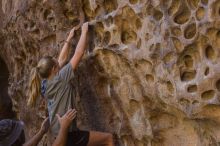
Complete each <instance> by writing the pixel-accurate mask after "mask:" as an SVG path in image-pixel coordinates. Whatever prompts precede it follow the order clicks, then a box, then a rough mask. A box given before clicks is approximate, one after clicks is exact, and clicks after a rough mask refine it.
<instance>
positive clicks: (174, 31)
mask: <svg viewBox="0 0 220 146" xmlns="http://www.w3.org/2000/svg"><path fill="white" fill-rule="evenodd" d="M171 33H172V34H173V35H175V36H180V35H181V34H182V32H181V29H180V28H179V27H174V28H171Z"/></svg>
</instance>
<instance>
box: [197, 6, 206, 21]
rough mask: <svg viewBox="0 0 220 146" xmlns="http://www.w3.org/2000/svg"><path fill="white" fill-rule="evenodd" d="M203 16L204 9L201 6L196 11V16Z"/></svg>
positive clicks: (200, 17)
mask: <svg viewBox="0 0 220 146" xmlns="http://www.w3.org/2000/svg"><path fill="white" fill-rule="evenodd" d="M204 16H205V9H204V8H203V7H200V8H198V10H197V11H196V18H197V19H198V20H201V19H202V18H203V17H204Z"/></svg>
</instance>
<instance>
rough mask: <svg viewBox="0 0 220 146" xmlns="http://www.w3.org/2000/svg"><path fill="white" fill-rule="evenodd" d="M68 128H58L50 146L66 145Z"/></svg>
mask: <svg viewBox="0 0 220 146" xmlns="http://www.w3.org/2000/svg"><path fill="white" fill-rule="evenodd" d="M67 135H68V128H62V127H61V128H60V131H59V133H58V136H57V138H56V140H55V142H54V143H53V145H52V146H64V145H65V144H66V140H67Z"/></svg>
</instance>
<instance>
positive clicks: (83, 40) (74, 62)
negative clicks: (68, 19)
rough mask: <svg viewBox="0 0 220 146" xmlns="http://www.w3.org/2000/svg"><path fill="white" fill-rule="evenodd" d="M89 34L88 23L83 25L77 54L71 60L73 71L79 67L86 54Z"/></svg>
mask: <svg viewBox="0 0 220 146" xmlns="http://www.w3.org/2000/svg"><path fill="white" fill-rule="evenodd" d="M87 32H88V22H86V23H84V24H83V25H82V33H81V36H80V40H79V42H78V44H77V47H76V50H75V53H74V55H73V57H72V58H71V60H70V63H71V66H72V68H73V70H75V69H76V67H77V65H78V64H79V61H80V60H81V58H82V56H83V53H84V50H85V48H86V37H87Z"/></svg>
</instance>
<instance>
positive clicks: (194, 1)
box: [187, 0, 200, 8]
mask: <svg viewBox="0 0 220 146" xmlns="http://www.w3.org/2000/svg"><path fill="white" fill-rule="evenodd" d="M199 1H200V0H187V2H188V4H189V5H190V7H191V8H197V7H198V4H199Z"/></svg>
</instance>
